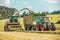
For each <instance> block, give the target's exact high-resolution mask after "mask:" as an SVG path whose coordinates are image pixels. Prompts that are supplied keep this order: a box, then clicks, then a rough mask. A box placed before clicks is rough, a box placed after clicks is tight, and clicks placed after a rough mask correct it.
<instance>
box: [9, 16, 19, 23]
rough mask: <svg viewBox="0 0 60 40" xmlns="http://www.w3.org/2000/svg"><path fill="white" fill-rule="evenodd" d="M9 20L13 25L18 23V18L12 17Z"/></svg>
mask: <svg viewBox="0 0 60 40" xmlns="http://www.w3.org/2000/svg"><path fill="white" fill-rule="evenodd" d="M9 20H10V22H11V23H13V22H15V23H17V22H18V16H10V18H9Z"/></svg>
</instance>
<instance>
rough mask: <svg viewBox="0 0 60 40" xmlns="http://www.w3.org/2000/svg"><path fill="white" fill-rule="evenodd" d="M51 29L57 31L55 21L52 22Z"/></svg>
mask: <svg viewBox="0 0 60 40" xmlns="http://www.w3.org/2000/svg"><path fill="white" fill-rule="evenodd" d="M51 26H52V27H51V31H55V30H56V27H55V25H54V24H53V23H51Z"/></svg>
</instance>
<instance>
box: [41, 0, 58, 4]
mask: <svg viewBox="0 0 60 40" xmlns="http://www.w3.org/2000/svg"><path fill="white" fill-rule="evenodd" d="M42 1H44V2H48V3H52V4H56V3H58V2H59V0H42Z"/></svg>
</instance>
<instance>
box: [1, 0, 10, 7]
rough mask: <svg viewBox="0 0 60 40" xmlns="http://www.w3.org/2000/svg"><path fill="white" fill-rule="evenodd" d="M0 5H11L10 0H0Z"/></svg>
mask: <svg viewBox="0 0 60 40" xmlns="http://www.w3.org/2000/svg"><path fill="white" fill-rule="evenodd" d="M0 5H3V6H9V5H10V0H0Z"/></svg>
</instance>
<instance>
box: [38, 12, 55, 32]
mask: <svg viewBox="0 0 60 40" xmlns="http://www.w3.org/2000/svg"><path fill="white" fill-rule="evenodd" d="M49 18H50V17H47V16H46V14H45V13H42V14H40V17H39V21H38V22H37V25H38V26H39V30H52V31H54V30H56V27H55V25H54V23H51V22H50V20H49Z"/></svg>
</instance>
